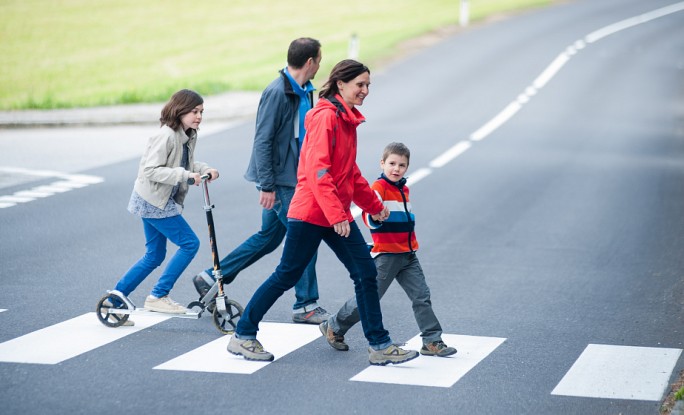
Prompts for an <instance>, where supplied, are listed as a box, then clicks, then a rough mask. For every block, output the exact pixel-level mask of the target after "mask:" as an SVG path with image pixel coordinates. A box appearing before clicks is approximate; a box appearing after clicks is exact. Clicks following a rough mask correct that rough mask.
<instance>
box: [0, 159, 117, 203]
mask: <svg viewBox="0 0 684 415" xmlns="http://www.w3.org/2000/svg"><path fill="white" fill-rule="evenodd" d="M3 172H5V173H10V174H20V175H25V176H34V177H55V178H58V179H60V180H59V181H56V182H54V183H51V184H49V185H46V186H36V187H34V188H31V189H29V190H21V191H18V192H15V193H14V194H12V195H6V196H0V209H3V208H8V207H12V206H16V205H17V204H18V203H27V202H31V201H33V200H36V199H40V198H44V197H49V196H53V195H55V194H57V193H64V192H68V191H69V190H73V189H80V188H82V187H86V186H89V185H91V184H97V183H102V182H103V181H104V179H103V178H101V177H97V176H90V175H86V174H68V173H61V172H57V171H51V170H31V169H24V168H20V167H0V174H2V173H3Z"/></svg>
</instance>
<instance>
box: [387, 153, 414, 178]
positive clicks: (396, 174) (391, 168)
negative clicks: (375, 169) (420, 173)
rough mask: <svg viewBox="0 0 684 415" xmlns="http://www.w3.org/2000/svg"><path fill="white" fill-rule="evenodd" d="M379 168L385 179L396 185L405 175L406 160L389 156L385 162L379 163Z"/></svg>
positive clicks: (396, 156) (392, 155)
mask: <svg viewBox="0 0 684 415" xmlns="http://www.w3.org/2000/svg"><path fill="white" fill-rule="evenodd" d="M380 167H382V172H383V173H384V174H385V177H387V178H388V179H390V180H391V181H393V182H395V183H396V182H398V181H399V180H401V178H402V177H404V174H406V170H408V159H407V158H406V156H400V155H398V154H390V155H389V156H387V158H386V159H385V160H382V161H380Z"/></svg>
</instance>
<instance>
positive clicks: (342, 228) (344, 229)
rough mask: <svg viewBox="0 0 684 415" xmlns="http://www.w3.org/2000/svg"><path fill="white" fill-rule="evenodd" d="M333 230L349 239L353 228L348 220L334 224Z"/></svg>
mask: <svg viewBox="0 0 684 415" xmlns="http://www.w3.org/2000/svg"><path fill="white" fill-rule="evenodd" d="M333 229H335V233H336V234H338V235H340V236H341V237H343V238H346V237H348V236H349V234H350V233H351V226H349V221H348V220H345V221H344V222H340V223H336V224H334V225H333Z"/></svg>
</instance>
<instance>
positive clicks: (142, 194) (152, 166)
mask: <svg viewBox="0 0 684 415" xmlns="http://www.w3.org/2000/svg"><path fill="white" fill-rule="evenodd" d="M203 111H204V100H203V99H202V97H201V96H200V95H199V94H198V93H196V92H194V91H191V90H188V89H183V90H180V91H178V92H176V93H175V94H173V96H172V97H171V99H170V100H169V102H168V103H166V105H165V106H164V108H163V109H162V111H161V118H160V119H159V121H160V122H161V128H160V130H159V132H158V133H157V134H155V135H153V136H152V137H150V138H149V140H148V142H147V148H146V149H145V153H144V154H143V156H142V159H141V160H140V167H139V170H138V177H137V179H136V181H135V185H134V187H133V193H132V194H131V199H130V201H129V203H128V211H129V212H131V213H132V214H134V215H136V216H139V217H140V218H141V219H142V223H143V229H144V231H145V241H146V242H145V247H146V252H145V255H144V256H143V257H142V258H141V259H140V260H138V262H136V263H135V264H134V265H133V266H132V267H131V269H129V270H128V272H126V274H125V275H124V276H123V277H122V278H121V280H119V282H118V283H117V284H116V290H119V291H121V292H122V293H123V294H124V295H126V296H128V295H129V294H130V293H131V292H133V290H135V289H136V287H137V286H138V285H139V284H140V283H141V282H142V281H143V280H144V279H145V278H146V277H147V276H148V275H149V274H150V273H151V272H152V271H153V270H154V269H155V268H157V267H158V266H159V265H161V263H162V261H164V258H165V257H166V241H167V239H168V240H170V241H171V242H173V243H174V244H176V245H178V250H177V251H176V253H175V254H174V256H173V258H171V260H170V261H169V263H168V264H167V266H166V269H165V270H164V272H163V273H162V275H161V277H160V278H159V281H158V282H157V284H156V285H155V286H154V288H153V289H152V292H151V293H150V295H149V296H147V298H146V299H145V306H144V307H145V309H147V310H151V311H158V312H160V313H172V314H184V313H186V312H187V311H188V310H187V309H186V308H185V307H183V306H182V305H180V304H178V303H177V302H175V301H173V300H172V299H171V298H169V291H171V288H173V285H174V283H175V282H176V280H177V279H178V278H179V277H180V275H181V273H182V272H183V271H184V270H185V268H186V267H187V266H188V264H190V262H191V261H192V259H193V258H194V257H195V254H196V253H197V250H198V249H199V245H200V242H199V239H197V236H196V235H195V233H194V232H193V231H192V229H191V228H190V226H189V225H188V223H187V222H186V221H185V219H183V217H182V216H181V211H182V209H183V200H184V199H185V195H186V194H187V192H188V179H194V184H195V186H199V184H200V176H201V175H203V174H207V173H208V174H209V175H210V176H211V177H210V180H216V179H217V178H218V177H219V173H218V171H217V170H216V169H213V168H210V167H209V166H208V165H207V164H206V163H200V162H195V161H194V156H193V154H194V151H195V145H196V142H197V129H198V127H199V124H200V122H202V112H203ZM126 325H133V322H132V321H130V320H128V321H127V322H126Z"/></svg>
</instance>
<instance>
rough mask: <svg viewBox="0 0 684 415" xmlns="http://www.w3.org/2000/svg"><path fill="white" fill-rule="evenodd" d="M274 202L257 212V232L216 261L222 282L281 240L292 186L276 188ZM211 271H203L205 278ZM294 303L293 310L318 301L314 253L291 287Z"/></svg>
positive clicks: (271, 249)
mask: <svg viewBox="0 0 684 415" xmlns="http://www.w3.org/2000/svg"><path fill="white" fill-rule="evenodd" d="M275 192H276V201H275V205H273V209H263V210H262V212H261V230H260V231H259V232H257V233H255V234H254V235H252V236H250V237H249V238H248V239H247V240H246V241H244V242H243V243H242V244H240V246H238V247H237V248H235V249H234V250H233V252H231V253H229V254H228V255H226V256H225V257H224V258H223V259H222V260H221V262H220V264H221V275H222V276H223V283H224V284H230V283H231V282H233V280H235V277H237V275H238V274H239V273H240V271H242V270H243V269H245V268H247V267H248V266H250V265H252V264H253V263H255V262H256V261H258V260H259V259H261V258H262V257H263V256H264V255H267V254H270V253H271V252H273V251H274V250H275V249H276V248H277V247H278V246H279V245H280V243H281V242H282V241H283V239H284V238H285V233H286V232H287V210H288V209H289V208H290V201H291V200H292V196H294V187H289V186H276V187H275ZM212 271H213V268H209V269H207V270H205V271H204V272H206V273H207V274H209V275H213V274H212ZM295 297H296V302H295V303H294V305H293V306H292V309H293V310H296V309H299V308H304V307H306V306H308V305H310V304H314V303H316V302H317V301H318V280H317V278H316V253H315V252H314V255H313V257H312V258H311V261H310V262H309V264H308V265H307V266H306V268H305V269H304V271H303V273H302V278H301V279H300V280H299V282H297V284H296V285H295Z"/></svg>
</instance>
